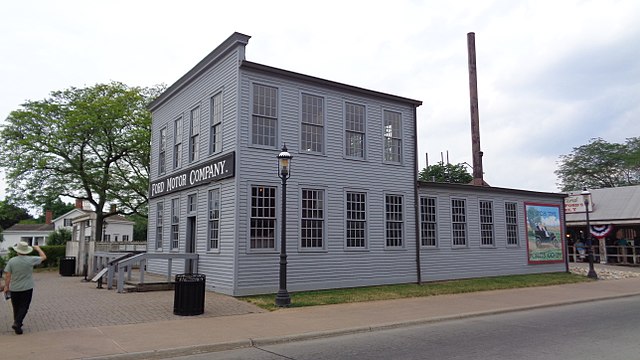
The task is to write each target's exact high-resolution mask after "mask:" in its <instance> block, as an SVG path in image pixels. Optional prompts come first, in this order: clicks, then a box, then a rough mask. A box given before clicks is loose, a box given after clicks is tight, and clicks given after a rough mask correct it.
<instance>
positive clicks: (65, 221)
mask: <svg viewBox="0 0 640 360" xmlns="http://www.w3.org/2000/svg"><path fill="white" fill-rule="evenodd" d="M72 225H73V223H72V221H71V219H64V221H63V226H72Z"/></svg>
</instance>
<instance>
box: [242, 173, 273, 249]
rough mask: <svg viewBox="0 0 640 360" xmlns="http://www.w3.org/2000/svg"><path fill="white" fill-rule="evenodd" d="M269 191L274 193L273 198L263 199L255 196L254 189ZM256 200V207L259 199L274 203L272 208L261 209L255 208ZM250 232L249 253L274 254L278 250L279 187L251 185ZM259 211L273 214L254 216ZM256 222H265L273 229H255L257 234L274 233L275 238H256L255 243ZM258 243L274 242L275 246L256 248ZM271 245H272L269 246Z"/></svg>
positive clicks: (265, 227)
mask: <svg viewBox="0 0 640 360" xmlns="http://www.w3.org/2000/svg"><path fill="white" fill-rule="evenodd" d="M260 188H262V189H268V190H269V191H270V192H272V193H273V196H270V195H269V196H263V197H255V196H254V189H256V190H257V191H259V189H260ZM254 198H255V199H256V203H255V205H258V204H257V203H258V200H259V199H263V202H264V201H267V200H268V201H270V202H272V203H273V204H272V206H268V204H267V206H261V207H257V206H255V207H254ZM248 200H249V207H248V208H249V214H248V215H249V231H248V244H247V251H248V252H253V253H265V252H267V253H273V252H276V251H277V250H278V241H277V237H278V231H279V227H278V220H279V219H280V218H279V216H278V200H279V198H278V187H277V186H273V185H259V184H251V185H250V186H249V199H248ZM254 209H256V211H254ZM258 209H263V211H265V212H267V211H268V212H271V213H270V214H267V215H271V216H257V215H256V216H254V214H255V213H257V212H258V211H257V210H258ZM254 220H256V222H264V223H266V225H270V226H271V227H268V226H263V227H255V230H256V232H257V231H260V232H263V233H264V232H267V233H268V232H269V231H272V232H273V236H267V237H265V238H264V239H258V238H255V241H254ZM258 241H260V242H265V241H266V242H270V241H273V246H260V247H257V246H256V247H254V243H257V242H258ZM267 245H270V244H267Z"/></svg>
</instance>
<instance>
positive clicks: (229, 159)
mask: <svg viewBox="0 0 640 360" xmlns="http://www.w3.org/2000/svg"><path fill="white" fill-rule="evenodd" d="M235 161H236V153H235V152H232V153H229V154H226V155H223V156H221V157H219V158H216V159H213V160H210V161H207V162H206V163H202V164H198V165H196V166H194V167H191V168H189V169H186V170H183V171H181V172H179V173H175V174H172V175H169V176H167V177H164V178H161V179H158V180H156V181H152V182H151V185H150V187H149V198H150V199H151V198H155V197H158V196H162V195H166V194H170V193H172V192H176V191H180V190H185V189H189V188H192V187H194V186H198V185H204V184H207V183H210V182H212V181H219V180H222V179H226V178H230V177H233V176H234V175H235Z"/></svg>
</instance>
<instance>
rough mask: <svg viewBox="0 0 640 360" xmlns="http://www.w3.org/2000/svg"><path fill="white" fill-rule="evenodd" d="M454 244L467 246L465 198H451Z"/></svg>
mask: <svg viewBox="0 0 640 360" xmlns="http://www.w3.org/2000/svg"><path fill="white" fill-rule="evenodd" d="M451 228H452V230H453V236H452V245H453V246H467V202H466V200H465V199H451Z"/></svg>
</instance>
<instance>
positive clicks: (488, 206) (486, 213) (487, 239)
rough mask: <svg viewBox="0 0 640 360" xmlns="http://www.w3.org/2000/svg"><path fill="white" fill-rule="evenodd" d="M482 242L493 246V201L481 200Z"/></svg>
mask: <svg viewBox="0 0 640 360" xmlns="http://www.w3.org/2000/svg"><path fill="white" fill-rule="evenodd" d="M480 241H481V242H480V244H481V245H484V246H493V245H494V243H493V203H492V202H491V201H485V200H480Z"/></svg>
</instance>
